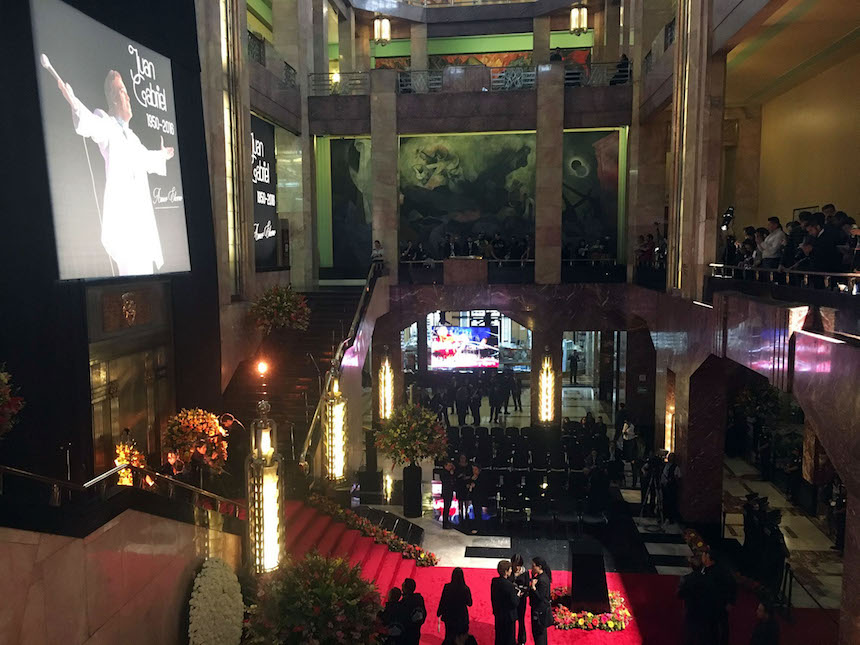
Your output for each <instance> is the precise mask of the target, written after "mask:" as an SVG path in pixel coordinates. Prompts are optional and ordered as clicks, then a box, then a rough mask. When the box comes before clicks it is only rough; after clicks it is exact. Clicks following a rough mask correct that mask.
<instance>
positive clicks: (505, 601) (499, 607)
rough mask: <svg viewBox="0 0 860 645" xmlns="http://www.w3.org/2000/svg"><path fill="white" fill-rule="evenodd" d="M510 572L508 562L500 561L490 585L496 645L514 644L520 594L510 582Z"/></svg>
mask: <svg viewBox="0 0 860 645" xmlns="http://www.w3.org/2000/svg"><path fill="white" fill-rule="evenodd" d="M511 570H512V566H511V563H510V562H509V561H508V560H502V561H500V562H499V564H498V566H497V567H496V571H498V572H499V575H498V577H497V578H493V580H492V582H491V583H490V604H491V605H492V607H493V617H494V618H495V623H496V625H495V627H496V645H515V644H516V639H515V636H514V628H515V626H516V623H517V607H518V606H519V602H520V599H519V595H520V592H519V591H517V588H516V587H515V586H514V583H513V582H511V579H510V578H511Z"/></svg>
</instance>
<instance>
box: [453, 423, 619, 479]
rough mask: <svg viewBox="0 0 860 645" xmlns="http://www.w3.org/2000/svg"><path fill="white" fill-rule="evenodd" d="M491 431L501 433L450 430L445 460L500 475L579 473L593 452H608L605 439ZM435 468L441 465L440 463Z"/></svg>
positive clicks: (536, 430) (467, 428) (553, 432)
mask: <svg viewBox="0 0 860 645" xmlns="http://www.w3.org/2000/svg"><path fill="white" fill-rule="evenodd" d="M493 430H499V431H502V432H492V431H489V430H488V429H487V428H481V427H478V428H472V427H471V426H464V427H463V428H456V427H453V428H449V434H448V458H449V459H456V458H457V457H458V456H459V455H460V454H464V455H466V457H467V458H468V459H469V460H472V461H475V462H476V463H478V464H479V465H480V466H481V467H482V468H491V469H494V470H499V471H505V470H509V471H515V472H530V471H533V472H550V471H556V472H569V471H570V470H580V469H582V468H583V467H584V463H585V459H586V457H587V456H588V455H589V454H590V453H591V451H592V449H595V450H597V451H598V452H599V453H601V454H602V455H604V456H605V452H606V451H607V449H608V439H607V438H606V437H605V436H591V437H588V436H584V434H582V433H576V434H565V435H562V434H561V433H560V432H559V431H558V430H549V431H548V430H546V429H544V428H520V429H517V428H504V429H502V428H498V429H496V428H494V429H493ZM464 431H465V432H464ZM524 431H525V432H524ZM437 465H443V460H440V461H439V462H437Z"/></svg>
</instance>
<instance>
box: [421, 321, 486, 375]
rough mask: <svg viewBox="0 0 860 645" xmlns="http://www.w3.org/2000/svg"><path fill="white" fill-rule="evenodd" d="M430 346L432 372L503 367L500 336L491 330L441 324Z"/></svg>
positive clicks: (431, 336)
mask: <svg viewBox="0 0 860 645" xmlns="http://www.w3.org/2000/svg"><path fill="white" fill-rule="evenodd" d="M429 344H430V369H431V370H456V369H479V368H495V369H498V367H499V337H498V335H497V334H494V333H493V330H492V329H491V328H490V327H451V326H447V325H437V326H435V327H432V329H431V335H430V343H429Z"/></svg>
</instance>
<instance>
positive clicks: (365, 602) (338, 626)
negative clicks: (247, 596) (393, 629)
mask: <svg viewBox="0 0 860 645" xmlns="http://www.w3.org/2000/svg"><path fill="white" fill-rule="evenodd" d="M381 610H382V604H381V602H380V599H379V592H377V590H376V587H375V586H374V584H373V583H372V582H368V581H366V580H364V579H363V578H362V577H361V570H360V569H359V567H353V566H350V564H349V562H347V561H346V560H343V559H340V558H326V557H323V556H321V555H318V554H316V553H313V552H312V553H309V554H308V555H307V556H305V558H304V559H302V560H299V561H298V562H294V563H292V562H287V563H286V564H284V565H282V566H281V567H280V568H279V569H277V570H276V571H274V572H272V573H270V574H266V575H264V576H262V577H261V578H260V579H259V586H258V592H257V602H256V604H255V605H252V606H251V608H250V618H249V620H248V625H247V632H248V639H247V642H249V643H259V644H260V645H306V644H307V643H320V644H323V643H326V644H327V643H331V644H332V645H334V644H343V645H347V644H352V643H365V644H367V645H375V644H376V643H380V642H382V638H381V637H380V636H381V633H382V627H381V624H380V621H379V618H378V615H379V612H380V611H381Z"/></svg>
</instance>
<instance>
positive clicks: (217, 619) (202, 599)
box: [188, 558, 245, 645]
mask: <svg viewBox="0 0 860 645" xmlns="http://www.w3.org/2000/svg"><path fill="white" fill-rule="evenodd" d="M244 619H245V605H244V603H243V601H242V589H241V587H240V586H239V579H238V578H237V577H236V574H235V573H233V570H232V569H231V568H230V566H229V565H228V564H227V563H226V562H224V561H223V560H220V559H218V558H208V559H207V560H205V561H204V562H203V567H202V568H201V569H200V573H198V574H197V577H196V578H195V579H194V589H193V590H192V592H191V601H190V603H189V621H188V623H189V624H188V638H189V643H190V645H239V643H240V641H241V640H242V625H243V622H244Z"/></svg>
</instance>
